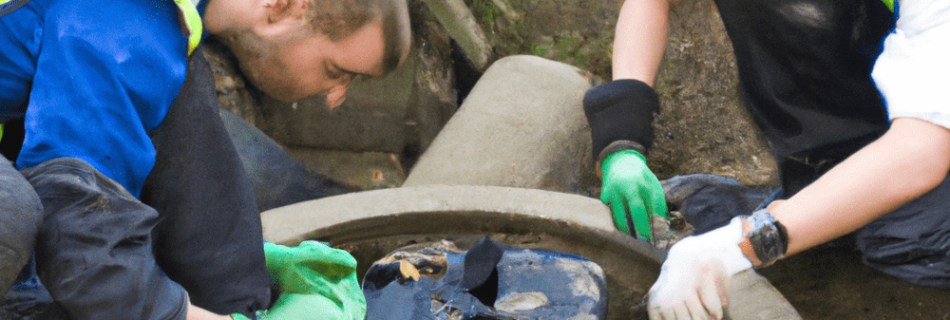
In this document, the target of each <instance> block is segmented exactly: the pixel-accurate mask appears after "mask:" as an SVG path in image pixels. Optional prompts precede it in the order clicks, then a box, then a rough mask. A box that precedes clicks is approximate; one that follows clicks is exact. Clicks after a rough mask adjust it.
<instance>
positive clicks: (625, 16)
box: [612, 0, 670, 86]
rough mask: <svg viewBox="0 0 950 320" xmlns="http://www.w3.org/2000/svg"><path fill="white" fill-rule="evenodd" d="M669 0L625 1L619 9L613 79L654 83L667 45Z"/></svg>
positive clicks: (613, 59) (613, 58)
mask: <svg viewBox="0 0 950 320" xmlns="http://www.w3.org/2000/svg"><path fill="white" fill-rule="evenodd" d="M669 7H670V4H669V0H626V1H625V2H624V4H623V7H622V8H621V9H620V17H619V18H618V20H617V30H616V34H615V36H614V48H613V57H612V62H613V79H614V80H619V79H636V80H640V81H643V82H645V83H646V84H648V85H650V86H653V81H654V80H655V79H656V72H657V69H658V68H659V66H660V60H661V59H662V58H663V49H664V47H665V45H666V32H667V30H666V29H667V21H668V20H669Z"/></svg>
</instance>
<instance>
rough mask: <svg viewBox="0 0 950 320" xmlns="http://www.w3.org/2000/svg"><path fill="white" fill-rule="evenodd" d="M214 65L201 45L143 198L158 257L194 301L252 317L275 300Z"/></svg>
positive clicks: (161, 135)
mask: <svg viewBox="0 0 950 320" xmlns="http://www.w3.org/2000/svg"><path fill="white" fill-rule="evenodd" d="M218 109H219V106H218V100H217V96H216V94H215V87H214V78H213V75H212V71H211V67H210V65H209V64H208V62H207V61H206V60H205V59H204V56H203V53H202V49H201V48H200V47H199V48H198V49H197V50H196V51H195V52H194V54H192V57H191V59H190V60H189V63H188V78H187V80H186V82H185V85H184V87H183V89H182V91H181V92H180V93H179V95H178V97H177V98H176V99H175V102H174V104H173V105H172V107H171V110H169V113H168V115H167V116H166V118H165V120H164V121H163V123H162V126H161V127H160V128H158V129H157V130H155V131H154V132H151V133H150V136H151V138H152V143H153V144H154V145H155V149H156V150H157V158H156V162H155V167H154V169H152V172H151V173H150V174H149V176H148V179H147V180H146V181H145V186H144V188H143V190H142V196H141V198H142V202H144V203H146V204H148V205H149V206H151V207H153V208H155V209H156V210H157V211H158V213H159V215H160V216H161V219H162V220H161V222H159V223H158V225H157V226H156V227H155V230H154V232H153V233H152V234H153V235H154V247H155V258H156V260H157V261H158V264H159V265H160V266H161V267H162V270H164V271H165V272H166V273H167V274H168V276H169V277H170V278H171V279H172V280H175V281H176V282H177V283H179V284H181V285H182V286H183V287H184V288H185V289H186V290H187V291H188V293H189V295H190V298H191V302H192V303H193V304H195V305H197V306H199V307H202V308H205V309H208V310H210V311H212V312H216V313H219V314H231V313H243V314H245V315H247V316H253V312H254V311H256V310H264V309H266V308H267V307H268V306H269V303H270V276H269V274H268V273H267V268H266V265H265V263H264V247H263V234H262V231H261V220H260V212H259V211H258V207H257V203H256V202H255V196H254V189H253V186H252V185H251V182H250V181H249V180H248V177H247V173H246V172H245V171H244V166H243V164H242V162H241V158H240V156H239V155H238V153H237V151H236V150H235V147H234V144H233V143H232V141H231V138H230V136H229V134H228V132H227V130H226V129H225V127H224V125H223V123H222V121H221V117H220V116H219V114H218Z"/></svg>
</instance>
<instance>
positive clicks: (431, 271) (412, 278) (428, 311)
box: [362, 237, 607, 320]
mask: <svg viewBox="0 0 950 320" xmlns="http://www.w3.org/2000/svg"><path fill="white" fill-rule="evenodd" d="M362 287H363V294H364V295H365V296H366V303H367V317H366V318H367V319H368V320H376V319H386V320H402V319H405V320H410V319H411V320H419V319H440V320H441V319H453V320H456V319H457V320H463V319H499V320H501V319H604V318H605V317H606V313H607V285H606V282H605V280H604V272H603V269H601V267H600V266H599V265H597V264H596V263H594V262H593V261H590V260H588V259H585V258H583V257H579V256H575V255H570V254H565V253H560V252H554V251H547V250H535V249H521V248H515V247H510V246H504V245H502V244H500V243H499V242H497V241H495V240H493V239H491V238H489V237H485V238H484V239H482V240H481V241H480V242H479V243H478V244H476V245H475V246H473V247H472V248H471V249H469V250H468V251H464V252H463V251H462V250H459V249H458V248H456V247H455V245H454V244H453V243H451V242H448V241H442V242H438V243H433V244H424V245H414V246H411V247H406V248H403V249H400V250H397V251H395V252H393V253H391V254H389V255H388V256H386V257H385V258H383V259H381V260H379V261H377V262H376V263H374V264H373V266H371V267H370V269H369V270H368V271H367V273H366V275H365V276H364V277H363V283H362Z"/></svg>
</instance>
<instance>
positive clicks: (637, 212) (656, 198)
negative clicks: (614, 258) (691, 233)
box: [600, 150, 669, 241]
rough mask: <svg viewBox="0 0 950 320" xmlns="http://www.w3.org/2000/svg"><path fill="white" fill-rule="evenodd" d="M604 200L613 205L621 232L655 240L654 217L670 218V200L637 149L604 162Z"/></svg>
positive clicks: (623, 152) (614, 215) (614, 154)
mask: <svg viewBox="0 0 950 320" xmlns="http://www.w3.org/2000/svg"><path fill="white" fill-rule="evenodd" d="M601 168H602V169H603V181H604V183H603V189H602V190H601V198H600V199H601V201H603V202H604V203H605V204H607V205H609V206H610V209H611V213H612V214H613V217H614V223H616V224H617V228H618V229H620V231H623V232H626V233H629V234H632V233H630V231H631V230H630V229H631V227H630V226H629V224H631V223H632V224H633V228H632V229H634V230H635V231H636V235H637V236H639V237H642V238H644V239H646V240H647V241H652V238H653V237H652V234H651V232H650V217H651V216H659V217H663V218H666V219H669V214H668V213H667V207H666V197H665V196H664V195H663V187H662V186H661V185H660V181H659V180H658V179H657V178H656V175H654V174H653V172H652V171H650V168H649V167H647V165H646V158H645V157H644V156H643V155H642V154H640V153H639V152H637V151H635V150H622V151H618V152H614V153H612V154H610V155H609V156H607V158H605V159H604V161H603V164H602V165H601Z"/></svg>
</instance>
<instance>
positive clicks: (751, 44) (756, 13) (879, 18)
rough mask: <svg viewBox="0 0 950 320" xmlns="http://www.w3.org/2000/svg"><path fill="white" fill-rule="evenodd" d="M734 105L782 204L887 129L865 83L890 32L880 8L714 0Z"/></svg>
mask: <svg viewBox="0 0 950 320" xmlns="http://www.w3.org/2000/svg"><path fill="white" fill-rule="evenodd" d="M716 5H717V7H718V8H719V12H720V15H721V16H722V20H723V22H724V24H725V27H726V32H727V33H728V35H729V38H730V39H731V40H732V45H733V49H734V52H735V55H736V63H737V66H738V71H739V81H740V87H741V89H742V100H743V103H744V105H745V107H746V108H747V109H748V110H749V112H750V113H751V115H752V118H753V119H754V120H755V123H756V124H758V126H759V127H760V128H761V130H762V133H763V134H764V135H765V138H766V139H767V140H768V141H769V143H770V145H771V146H772V148H773V154H774V155H775V158H776V159H777V161H778V165H779V170H780V171H781V178H782V183H783V189H784V190H785V193H786V194H787V195H789V196H791V195H794V194H795V193H797V192H798V190H801V188H803V187H804V186H805V185H807V184H808V183H810V182H811V181H813V180H814V179H815V178H817V176H818V175H820V174H822V173H824V172H825V171H827V170H828V169H829V168H830V167H831V166H833V165H834V164H836V163H838V162H840V161H841V160H842V159H843V158H844V157H847V156H848V155H850V154H852V153H853V152H855V151H856V150H857V149H860V148H861V147H863V146H864V145H865V144H867V143H869V142H870V141H873V140H874V139H875V138H876V137H878V136H879V135H881V134H882V133H883V132H884V131H885V130H887V128H888V121H887V114H886V112H885V109H884V103H883V100H882V98H881V96H880V94H879V92H878V91H877V88H876V87H875V85H874V83H873V82H872V80H871V76H870V74H871V69H872V67H873V65H874V61H875V60H876V59H877V56H878V55H879V54H880V53H881V51H882V49H883V48H882V43H883V39H884V36H886V35H887V34H888V33H889V32H890V31H891V30H892V29H893V28H894V22H895V21H894V16H893V14H892V13H891V12H890V11H889V10H888V9H887V7H886V6H885V5H884V4H883V3H881V1H879V0H857V1H823V0H794V1H786V0H765V1H760V0H716Z"/></svg>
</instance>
